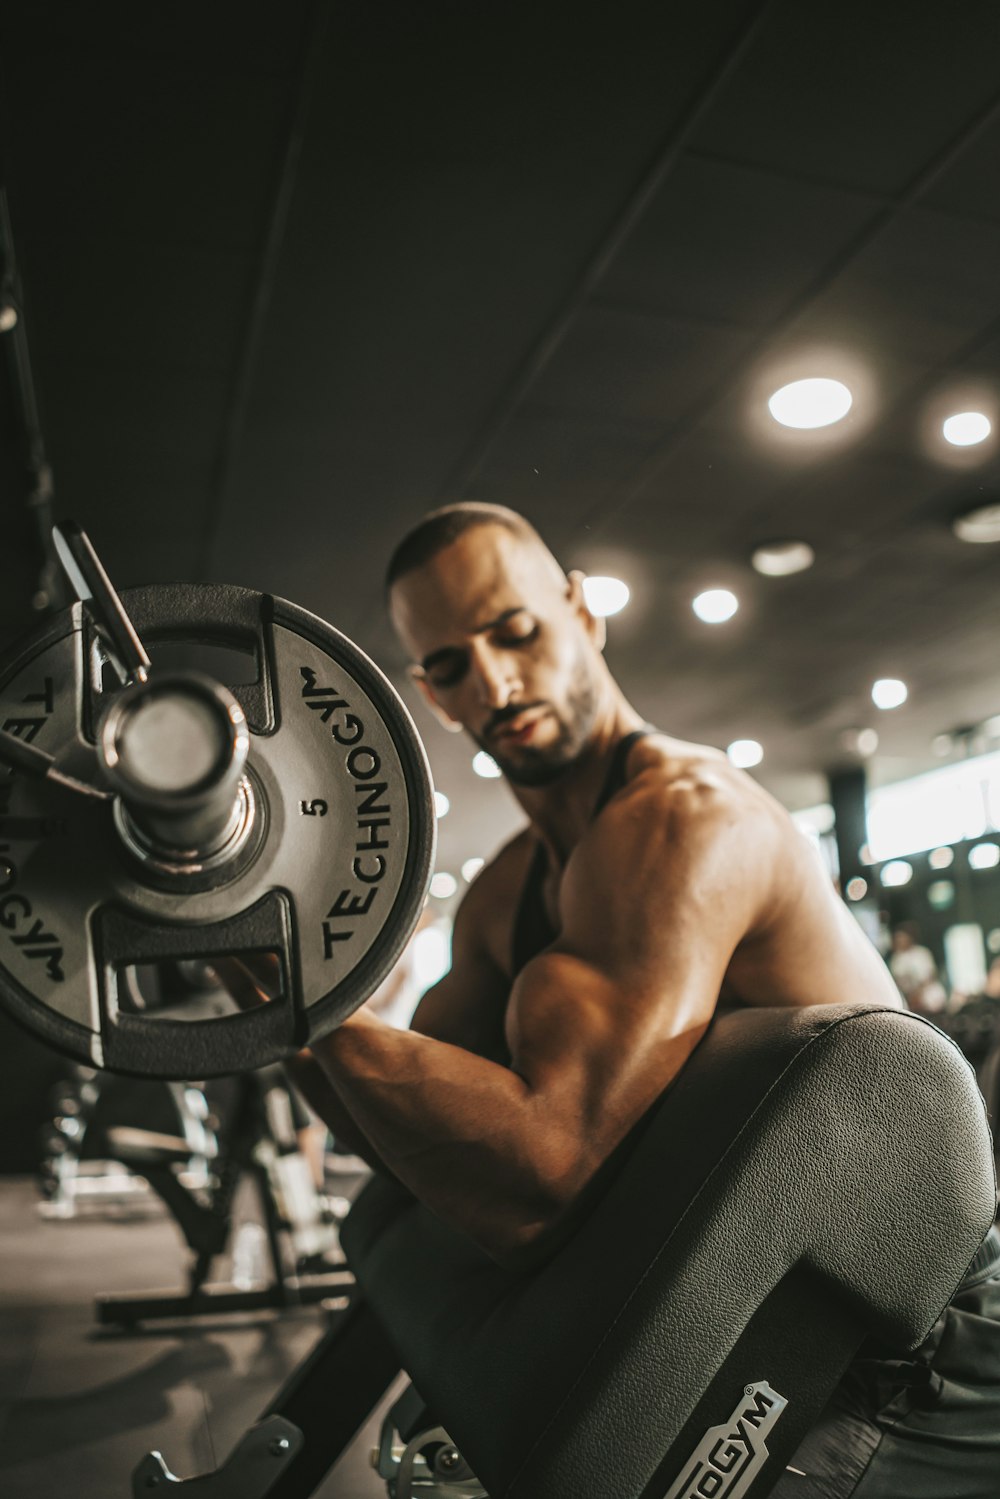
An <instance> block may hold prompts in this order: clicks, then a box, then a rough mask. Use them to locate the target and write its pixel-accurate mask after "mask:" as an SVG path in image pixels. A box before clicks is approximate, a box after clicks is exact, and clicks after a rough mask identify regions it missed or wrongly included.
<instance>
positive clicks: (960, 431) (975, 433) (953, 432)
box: [941, 411, 993, 448]
mask: <svg viewBox="0 0 1000 1499" xmlns="http://www.w3.org/2000/svg"><path fill="white" fill-rule="evenodd" d="M941 430H942V432H943V433H944V435H945V441H946V442H950V443H951V445H952V447H955V448H974V447H975V445H976V443H977V442H985V441H986V439H987V437H989V435H990V433H991V432H992V431H993V423H992V422H991V421H990V419H989V417H988V416H986V414H985V413H984V412H982V411H957V412H956V413H955V415H954V416H949V417H948V419H947V421H946V422H945V423H944V426H943V427H942V428H941Z"/></svg>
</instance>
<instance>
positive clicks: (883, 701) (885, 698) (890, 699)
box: [872, 677, 909, 708]
mask: <svg viewBox="0 0 1000 1499" xmlns="http://www.w3.org/2000/svg"><path fill="white" fill-rule="evenodd" d="M908 696H909V693H908V692H907V689H906V683H905V682H901V681H900V680H899V678H898V677H879V679H878V681H877V682H873V683H872V702H873V703H874V704H875V706H876V708H898V707H899V706H900V705H901V704H902V703H905V702H906V699H907V697H908Z"/></svg>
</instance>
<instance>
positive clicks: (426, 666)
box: [420, 604, 527, 672]
mask: <svg viewBox="0 0 1000 1499" xmlns="http://www.w3.org/2000/svg"><path fill="white" fill-rule="evenodd" d="M526 608H527V605H525V604H515V606H514V608H513V609H505V610H504V611H503V613H502V614H498V615H497V617H496V619H488V620H487V621H486V623H485V624H483V625H478V626H477V627H476V629H475V630H473V632H472V633H473V634H474V635H485V634H486V632H487V630H495V629H496V628H497V626H498V625H504V624H506V623H507V621H508V620H509V619H513V618H514V615H515V614H523V613H524V612H525V609H526ZM465 653H466V652H465V647H464V646H461V645H442V646H440V647H439V648H438V649H437V650H436V651H431V653H430V655H429V656H425V657H424V659H423V660H422V661H421V663H420V669H421V671H425V672H426V671H430V669H431V667H433V666H439V665H440V664H441V662H442V661H452V660H454V659H455V657H456V656H464V655H465Z"/></svg>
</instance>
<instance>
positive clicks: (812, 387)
mask: <svg viewBox="0 0 1000 1499" xmlns="http://www.w3.org/2000/svg"><path fill="white" fill-rule="evenodd" d="M853 400H854V397H853V396H852V395H851V392H850V391H849V390H848V388H847V386H846V385H845V384H844V382H843V381H842V380H828V379H809V380H793V381H792V382H791V384H790V385H783V386H782V387H781V389H780V390H776V391H775V392H774V394H773V395H772V396H771V398H770V399H769V401H768V403H767V409H768V411H770V413H771V415H772V416H773V417H774V420H775V421H776V422H780V423H781V425H782V426H783V427H799V428H803V429H805V428H809V429H811V428H814V427H832V426H833V424H834V422H839V421H842V420H843V418H844V417H845V416H846V415H847V413H848V412H849V411H850V409H851V405H852V403H853Z"/></svg>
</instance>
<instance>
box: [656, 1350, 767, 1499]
mask: <svg viewBox="0 0 1000 1499" xmlns="http://www.w3.org/2000/svg"><path fill="white" fill-rule="evenodd" d="M787 1404H788V1401H787V1400H786V1399H785V1397H784V1395H779V1394H778V1392H777V1391H776V1390H772V1389H771V1386H770V1385H769V1384H768V1383H767V1381H766V1380H764V1379H762V1380H759V1381H758V1382H757V1383H756V1384H748V1385H747V1386H746V1388H745V1389H744V1391H743V1399H742V1400H741V1401H740V1403H739V1405H738V1406H737V1407H736V1409H735V1410H734V1411H733V1414H732V1415H731V1416H730V1417H729V1420H728V1421H726V1422H725V1424H724V1425H722V1426H712V1427H710V1428H709V1430H708V1431H706V1433H705V1435H704V1436H703V1437H702V1439H701V1441H700V1442H699V1443H698V1445H697V1447H696V1448H695V1450H694V1451H693V1452H692V1454H691V1456H690V1458H689V1459H688V1461H687V1462H686V1463H685V1464H684V1468H683V1470H682V1472H681V1476H680V1477H679V1478H678V1479H677V1481H676V1483H674V1484H673V1485H672V1486H671V1488H670V1489H669V1491H668V1492H667V1493H666V1494H665V1495H664V1496H663V1499H741V1496H742V1495H743V1494H745V1493H746V1491H747V1489H748V1488H749V1487H750V1485H751V1484H752V1483H753V1481H754V1479H755V1478H756V1476H757V1474H758V1473H759V1472H760V1470H761V1468H762V1467H763V1465H764V1463H765V1462H766V1461H767V1438H768V1435H769V1434H770V1432H771V1431H772V1430H773V1428H774V1425H775V1422H776V1421H777V1419H778V1417H779V1416H780V1415H781V1413H782V1411H783V1410H784V1409H785V1406H786V1405H787Z"/></svg>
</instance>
